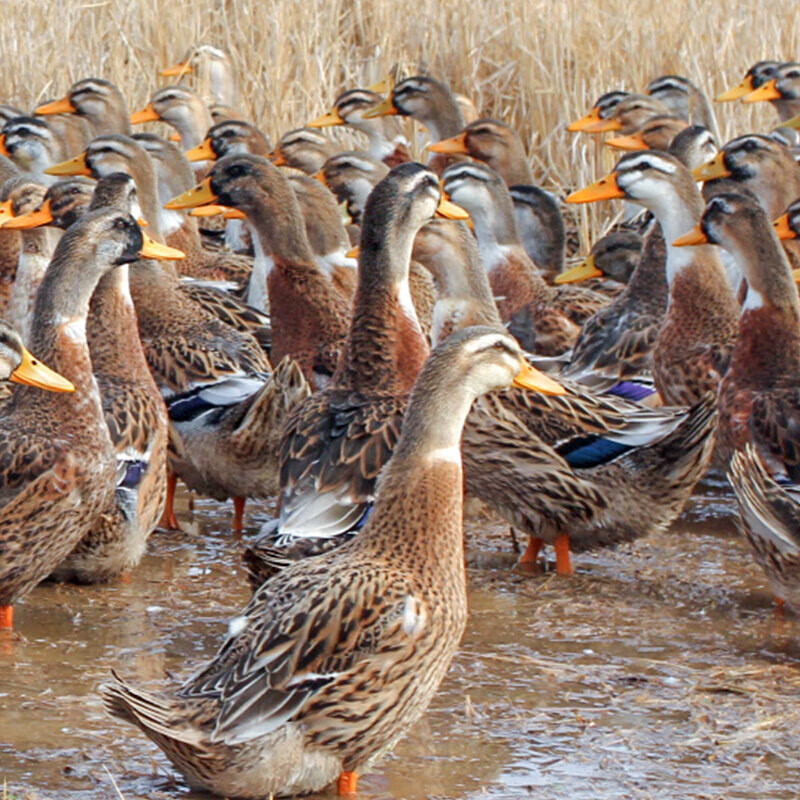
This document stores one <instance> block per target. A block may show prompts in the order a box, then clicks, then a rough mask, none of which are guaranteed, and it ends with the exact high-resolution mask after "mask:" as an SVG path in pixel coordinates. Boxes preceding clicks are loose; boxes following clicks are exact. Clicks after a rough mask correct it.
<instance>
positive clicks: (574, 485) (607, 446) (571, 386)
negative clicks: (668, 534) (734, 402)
mask: <svg viewBox="0 0 800 800" xmlns="http://www.w3.org/2000/svg"><path fill="white" fill-rule="evenodd" d="M419 248H423V249H424V250H425V253H424V256H425V258H426V263H428V264H429V265H430V269H431V270H432V271H433V273H434V275H435V276H436V280H437V284H438V286H439V299H438V301H437V304H436V308H435V310H434V318H435V320H436V326H435V332H436V338H435V342H436V343H437V344H438V343H440V342H441V340H442V339H441V338H440V337H446V336H449V335H451V334H453V333H454V332H456V331H459V330H462V329H463V327H464V326H467V325H472V324H484V325H492V326H495V328H497V329H502V323H501V322H500V316H499V314H498V311H497V307H496V305H495V303H494V300H493V298H492V292H491V289H490V287H489V281H488V278H487V276H486V272H485V270H484V269H483V266H482V264H481V261H480V255H479V253H478V249H477V246H476V244H475V241H474V237H472V236H471V234H470V233H469V231H468V230H467V229H466V227H465V226H464V225H461V224H456V223H453V222H447V221H445V220H435V221H433V222H431V223H428V225H426V226H425V227H424V228H423V229H422V230H421V231H420V233H419V234H417V238H416V240H415V245H414V251H415V252H417V251H418V249H419ZM420 257H422V254H420ZM558 381H559V383H561V384H562V385H563V386H564V388H565V389H566V390H567V394H565V395H563V396H544V395H534V394H530V393H526V392H521V391H519V390H518V389H514V388H512V389H509V390H507V391H505V392H503V393H500V394H498V395H496V396H492V397H485V398H483V399H479V400H478V401H477V402H476V403H475V405H474V406H473V409H472V411H471V412H470V415H469V417H468V420H467V424H466V426H465V428H464V434H463V447H462V449H463V459H464V466H465V491H466V494H467V496H468V497H470V498H475V499H478V500H480V501H481V502H482V503H484V504H485V505H487V506H488V507H489V508H490V509H491V510H493V511H494V512H495V513H497V514H499V515H500V516H501V517H502V518H503V519H505V520H506V521H507V522H508V524H509V525H510V526H511V530H512V537H513V539H514V542H515V543H516V532H518V531H519V532H523V533H525V534H527V535H528V546H527V548H526V549H525V552H524V553H523V554H522V556H521V558H520V562H519V567H520V568H521V569H525V570H532V569H535V568H536V566H537V560H538V556H539V554H540V552H541V550H542V547H543V546H544V545H545V544H548V545H552V546H554V547H555V550H556V570H557V572H558V574H560V575H563V576H569V575H572V574H573V572H574V570H573V566H572V561H571V552H572V551H574V552H583V551H587V550H592V549H596V548H598V547H607V546H614V545H616V544H619V543H621V542H624V541H631V540H633V539H636V538H638V537H639V536H644V535H647V534H648V533H652V532H655V531H659V530H664V529H666V527H667V526H668V525H669V524H670V522H671V521H672V520H673V519H675V517H676V516H677V515H678V514H679V513H680V511H681V509H682V508H683V506H684V504H685V502H686V500H687V498H688V497H689V495H690V494H691V492H692V488H693V487H694V485H695V483H696V482H697V480H698V479H699V478H700V477H701V476H702V474H703V472H704V471H705V465H706V464H707V457H708V452H709V447H710V444H711V443H712V442H713V435H714V428H715V422H716V415H715V413H714V407H713V398H707V399H706V400H705V401H704V402H702V403H700V404H699V405H698V406H697V407H696V408H694V409H692V410H690V411H687V410H686V409H663V408H662V409H655V410H650V409H645V408H643V407H642V406H639V405H637V404H636V403H631V402H628V401H625V400H623V399H622V398H619V397H615V396H610V395H606V396H601V395H598V394H597V393H595V392H594V391H591V390H590V389H588V388H586V387H584V386H582V385H580V384H577V383H574V382H572V381H570V380H568V379H565V378H562V377H561V376H558ZM645 509H646V513H643V511H644V510H645ZM515 549H516V547H515Z"/></svg>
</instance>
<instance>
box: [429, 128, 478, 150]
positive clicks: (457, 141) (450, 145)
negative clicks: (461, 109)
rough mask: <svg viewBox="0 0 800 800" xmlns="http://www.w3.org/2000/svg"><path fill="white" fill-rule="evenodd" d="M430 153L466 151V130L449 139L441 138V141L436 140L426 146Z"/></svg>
mask: <svg viewBox="0 0 800 800" xmlns="http://www.w3.org/2000/svg"><path fill="white" fill-rule="evenodd" d="M428 150H430V151H431V153H467V154H469V148H468V147H467V132H466V131H464V132H463V133H459V134H458V136H453V137H452V138H450V139H442V141H441V142H436V144H432V145H430V146H429V147H428Z"/></svg>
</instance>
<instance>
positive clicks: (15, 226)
mask: <svg viewBox="0 0 800 800" xmlns="http://www.w3.org/2000/svg"><path fill="white" fill-rule="evenodd" d="M52 221H53V213H52V211H51V210H50V198H49V197H48V198H47V200H45V201H44V203H42V206H41V208H38V209H37V210H36V211H29V212H28V213H27V214H20V215H19V216H18V217H13V218H12V219H10V220H8V221H7V222H3V223H0V227H2V228H3V229H6V228H11V229H12V230H26V229H27V228H40V227H41V226H42V225H49V224H50V223H51V222H52Z"/></svg>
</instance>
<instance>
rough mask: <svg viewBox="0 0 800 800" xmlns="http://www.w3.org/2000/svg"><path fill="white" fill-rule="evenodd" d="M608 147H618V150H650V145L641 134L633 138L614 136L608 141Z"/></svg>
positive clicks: (636, 134)
mask: <svg viewBox="0 0 800 800" xmlns="http://www.w3.org/2000/svg"><path fill="white" fill-rule="evenodd" d="M606 145H607V146H608V147H616V148H617V150H649V149H650V145H649V144H647V142H646V141H645V140H644V139H643V138H642V134H641V133H634V134H633V135H632V136H612V137H611V138H610V139H607V140H606Z"/></svg>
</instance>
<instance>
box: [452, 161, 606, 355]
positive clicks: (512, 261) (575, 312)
mask: <svg viewBox="0 0 800 800" xmlns="http://www.w3.org/2000/svg"><path fill="white" fill-rule="evenodd" d="M442 181H443V185H444V187H445V190H446V191H447V193H448V194H449V195H450V197H451V198H452V199H453V202H455V203H456V204H457V205H460V206H461V207H463V208H465V209H466V210H467V211H468V212H469V213H470V216H471V218H472V220H473V223H474V226H475V234H476V236H477V239H478V246H479V248H480V251H481V258H482V259H483V263H484V266H485V268H486V271H487V273H488V274H489V282H490V284H491V286H492V291H493V292H494V295H495V297H496V298H497V303H498V308H499V310H500V316H501V318H502V319H503V321H504V322H507V323H509V330H510V331H511V333H512V334H514V335H515V336H516V338H517V339H518V340H519V342H520V344H522V346H523V347H525V348H526V349H527V350H530V351H531V352H535V353H537V355H558V354H559V353H563V352H564V351H565V350H567V349H569V348H570V347H571V346H572V345H573V344H574V343H575V340H576V339H577V337H578V334H579V333H580V328H579V325H580V324H581V323H582V322H583V321H584V320H585V319H586V318H587V317H588V316H590V315H591V314H592V313H593V312H594V311H596V310H597V309H598V308H599V307H601V306H603V305H605V304H606V303H607V302H608V301H607V299H606V298H605V297H603V296H602V295H598V294H596V293H594V292H590V291H585V290H581V289H579V290H577V291H573V290H572V287H564V289H560V290H559V289H555V288H553V287H550V286H548V285H547V284H546V283H545V282H544V279H543V278H542V276H541V274H540V273H539V271H538V270H537V268H536V266H535V265H534V264H533V262H531V260H530V259H529V258H528V256H527V254H526V253H525V251H524V249H523V248H522V245H521V244H520V242H519V239H518V237H517V232H516V226H515V222H514V213H513V207H512V202H511V196H510V194H509V192H508V189H507V187H506V185H505V183H504V182H503V181H502V179H501V178H500V176H499V175H498V174H497V173H496V172H494V170H492V169H491V167H488V166H486V165H485V164H478V163H464V164H453V165H452V166H450V167H448V168H447V169H446V170H445V172H444V174H443V175H442Z"/></svg>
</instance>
